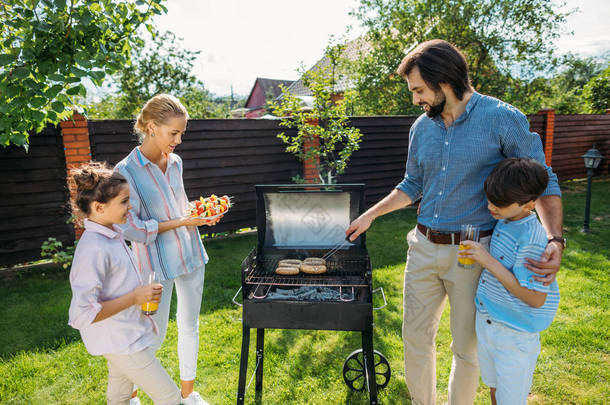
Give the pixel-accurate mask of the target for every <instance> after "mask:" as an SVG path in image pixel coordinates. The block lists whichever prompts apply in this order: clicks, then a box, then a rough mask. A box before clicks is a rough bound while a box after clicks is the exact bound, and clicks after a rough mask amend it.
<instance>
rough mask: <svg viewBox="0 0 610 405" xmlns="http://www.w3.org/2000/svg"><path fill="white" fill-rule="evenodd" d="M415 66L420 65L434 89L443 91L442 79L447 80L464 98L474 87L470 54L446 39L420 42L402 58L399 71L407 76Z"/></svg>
mask: <svg viewBox="0 0 610 405" xmlns="http://www.w3.org/2000/svg"><path fill="white" fill-rule="evenodd" d="M414 67H417V68H418V69H419V73H420V74H421V77H422V79H424V82H426V84H427V85H428V87H430V88H431V89H432V90H434V91H440V89H441V88H440V86H439V84H440V83H447V84H448V85H450V86H451V88H452V89H453V92H454V93H455V96H456V97H457V98H458V100H461V99H462V98H463V97H464V92H465V91H466V90H468V89H469V88H470V78H469V77H468V64H467V63H466V58H465V57H464V55H463V54H462V53H461V52H460V51H459V49H457V48H456V47H455V46H453V45H451V44H450V43H449V42H447V41H443V40H442V39H433V40H431V41H426V42H422V43H421V44H419V45H418V46H417V47H416V48H415V49H413V50H412V51H411V52H409V54H408V55H407V56H405V57H404V59H403V60H402V62H400V65H399V66H398V68H397V69H396V73H398V74H399V75H400V76H401V77H403V78H404V77H406V76H407V75H408V74H409V73H411V70H413V68H414Z"/></svg>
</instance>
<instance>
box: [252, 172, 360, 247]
mask: <svg viewBox="0 0 610 405" xmlns="http://www.w3.org/2000/svg"><path fill="white" fill-rule="evenodd" d="M256 196H257V212H256V216H257V226H258V240H259V247H268V248H269V247H270V248H276V249H332V248H334V247H336V246H338V245H342V244H343V246H342V249H349V248H351V247H353V246H358V247H364V236H363V235H361V236H360V237H359V238H358V239H356V240H355V241H354V242H347V241H346V239H345V230H346V229H347V227H348V226H349V224H350V223H351V221H353V220H354V219H356V218H357V217H358V216H359V215H360V214H361V213H362V212H363V208H364V185H363V184H333V185H315V186H304V185H298V184H296V185H295V184H290V185H257V186H256Z"/></svg>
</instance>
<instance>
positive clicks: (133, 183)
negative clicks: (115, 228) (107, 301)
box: [115, 147, 208, 280]
mask: <svg viewBox="0 0 610 405" xmlns="http://www.w3.org/2000/svg"><path fill="white" fill-rule="evenodd" d="M115 170H117V171H118V172H119V173H121V174H122V175H123V176H125V178H126V179H127V181H128V182H129V187H130V202H131V205H132V209H131V211H130V212H129V214H128V216H127V223H126V224H125V225H122V226H121V228H122V230H123V234H124V236H125V239H127V240H130V241H131V242H132V243H131V246H132V249H133V251H134V253H135V255H136V258H137V259H138V266H139V270H140V271H142V270H143V268H147V269H152V270H154V271H155V272H156V273H157V274H158V275H159V278H160V279H161V280H169V279H173V278H176V277H178V276H181V275H183V274H187V273H191V272H193V271H195V270H197V269H199V268H203V267H204V266H205V263H207V261H208V255H207V253H206V251H205V248H204V247H203V243H201V237H200V235H199V230H198V229H197V227H196V226H189V227H186V226H181V227H178V228H175V229H172V230H170V231H167V232H163V233H161V234H159V233H158V227H159V222H164V221H169V220H171V219H177V218H180V217H183V216H184V215H185V214H186V208H187V204H188V198H187V196H186V192H185V191H184V183H183V181H182V172H183V169H182V159H180V157H179V156H178V155H176V154H174V153H170V154H169V156H168V163H167V169H166V170H165V173H163V172H162V171H161V169H160V168H159V166H157V165H156V164H154V163H152V162H151V161H150V160H148V159H147V158H146V157H145V156H144V155H143V154H142V153H141V152H140V149H139V147H136V148H134V149H133V150H132V151H131V153H130V154H129V155H127V157H125V158H124V159H123V160H121V161H120V162H119V163H117V165H116V167H115Z"/></svg>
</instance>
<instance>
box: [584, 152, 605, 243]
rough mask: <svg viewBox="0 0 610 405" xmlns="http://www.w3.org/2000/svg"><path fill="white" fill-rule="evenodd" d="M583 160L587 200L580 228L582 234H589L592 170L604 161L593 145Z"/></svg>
mask: <svg viewBox="0 0 610 405" xmlns="http://www.w3.org/2000/svg"><path fill="white" fill-rule="evenodd" d="M582 158H583V160H584V161H585V168H586V169H587V199H586V202H585V222H584V224H583V227H582V231H583V232H590V230H589V216H590V209H591V183H592V179H593V170H595V169H597V168H598V167H599V165H600V163H601V162H602V160H604V156H602V154H601V153H599V151H598V150H597V149H595V145H593V147H592V148H591V149H589V150H588V151H587V153H585V154H584V155H582Z"/></svg>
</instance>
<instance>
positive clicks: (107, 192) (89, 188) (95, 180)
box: [70, 162, 127, 215]
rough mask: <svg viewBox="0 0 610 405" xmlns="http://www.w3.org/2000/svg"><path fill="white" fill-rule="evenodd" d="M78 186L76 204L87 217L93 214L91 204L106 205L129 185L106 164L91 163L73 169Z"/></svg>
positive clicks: (74, 179) (73, 177)
mask: <svg viewBox="0 0 610 405" xmlns="http://www.w3.org/2000/svg"><path fill="white" fill-rule="evenodd" d="M70 176H71V178H72V180H73V181H74V183H75V184H76V198H74V204H75V205H76V207H77V208H78V209H79V210H80V211H81V212H82V213H83V214H85V215H89V214H91V203H92V202H94V201H97V202H100V203H106V202H108V201H110V200H112V199H113V198H114V197H116V196H117V195H118V194H119V192H120V191H121V187H123V186H124V185H125V184H127V180H126V179H125V177H123V175H122V174H120V173H118V172H115V171H113V170H112V169H111V168H110V167H109V166H108V165H107V164H106V162H90V163H86V164H84V165H82V166H80V167H78V168H75V169H72V171H71V172H70Z"/></svg>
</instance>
